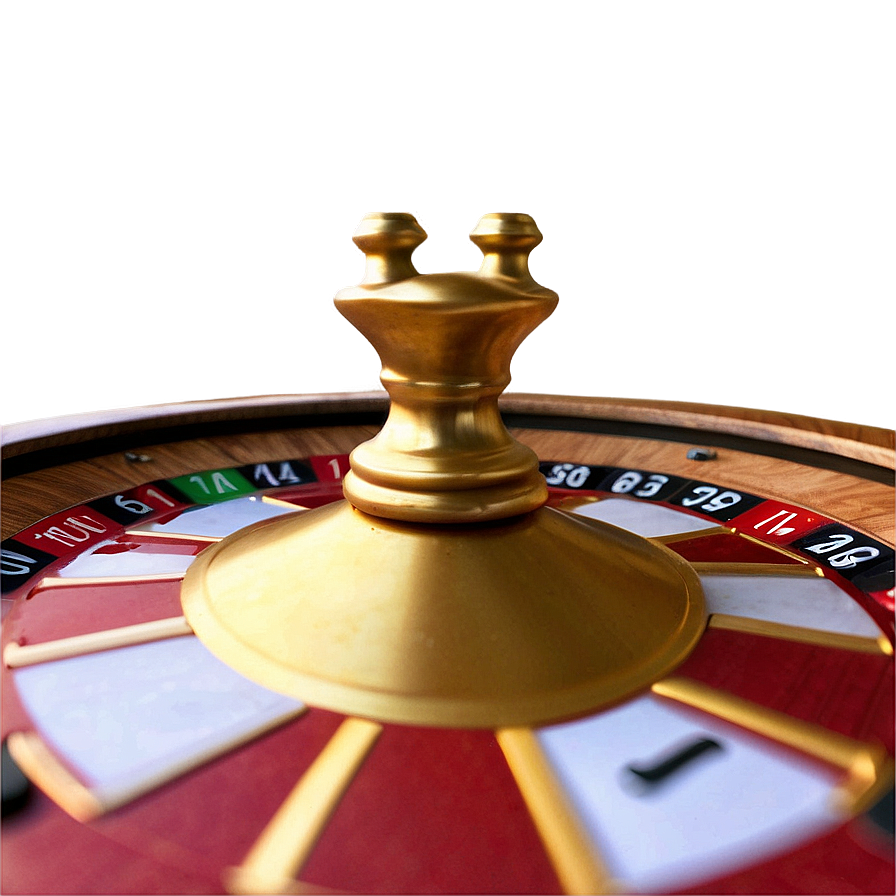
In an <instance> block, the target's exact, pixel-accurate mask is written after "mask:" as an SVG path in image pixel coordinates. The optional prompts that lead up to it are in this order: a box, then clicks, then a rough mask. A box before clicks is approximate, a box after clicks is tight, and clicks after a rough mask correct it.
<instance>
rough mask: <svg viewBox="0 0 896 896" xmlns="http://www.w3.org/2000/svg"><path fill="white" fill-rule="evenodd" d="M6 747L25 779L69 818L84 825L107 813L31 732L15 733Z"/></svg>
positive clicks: (89, 791)
mask: <svg viewBox="0 0 896 896" xmlns="http://www.w3.org/2000/svg"><path fill="white" fill-rule="evenodd" d="M6 745H7V748H8V749H9V754H10V756H12V758H13V759H14V760H15V763H16V765H18V766H19V768H20V769H21V770H22V771H23V772H24V774H25V776H26V777H27V778H28V779H29V780H30V781H32V782H33V783H34V784H35V785H36V786H37V787H39V788H40V789H41V790H42V791H43V792H44V793H45V794H46V795H47V796H48V797H49V798H50V799H51V800H53V802H54V803H56V805H57V806H59V808H60V809H62V810H63V811H64V812H67V813H68V814H69V815H71V816H72V818H75V819H77V820H78V821H81V822H87V821H91V820H92V819H94V818H97V817H98V816H100V815H102V814H103V813H104V812H106V811H107V807H106V806H105V805H104V804H103V802H102V800H101V799H100V798H99V797H98V796H97V795H96V794H95V793H94V792H93V791H92V790H91V789H90V788H89V787H87V786H86V785H84V784H82V783H81V782H80V781H79V780H78V779H77V778H76V777H75V776H74V775H73V774H72V773H71V772H70V771H69V770H68V769H67V768H66V767H65V766H64V765H63V764H62V763H61V762H60V761H59V760H58V759H57V758H56V757H55V756H54V755H53V753H52V752H50V749H49V748H48V747H47V745H46V744H45V743H44V742H43V740H41V738H40V736H39V735H37V734H35V733H34V732H33V731H14V732H13V733H12V734H10V735H9V737H8V738H7V739H6Z"/></svg>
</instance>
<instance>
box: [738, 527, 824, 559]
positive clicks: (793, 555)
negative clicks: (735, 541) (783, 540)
mask: <svg viewBox="0 0 896 896" xmlns="http://www.w3.org/2000/svg"><path fill="white" fill-rule="evenodd" d="M731 531H732V532H735V533H736V534H737V535H739V536H740V537H741V538H745V539H746V540H747V541H751V542H753V544H758V545H760V546H761V547H764V548H768V549H769V550H770V551H775V552H777V553H778V554H783V555H784V556H785V557H789V558H790V559H791V560H797V561H798V562H799V563H806V564H810V565H811V564H812V561H811V560H809V558H808V557H803V556H802V555H800V554H797V553H796V552H795V551H791V550H789V549H788V548H785V547H782V546H781V545H778V544H771V543H770V542H767V541H763V540H762V539H761V538H757V537H756V536H755V535H748V534H747V533H746V532H743V531H741V530H740V529H732V530H731Z"/></svg>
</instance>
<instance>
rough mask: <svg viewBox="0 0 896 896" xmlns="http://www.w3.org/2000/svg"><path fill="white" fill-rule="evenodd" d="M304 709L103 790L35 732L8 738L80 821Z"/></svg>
mask: <svg viewBox="0 0 896 896" xmlns="http://www.w3.org/2000/svg"><path fill="white" fill-rule="evenodd" d="M305 711H306V709H305V707H304V706H300V707H299V708H297V709H296V710H294V711H293V712H292V713H290V714H289V715H288V716H287V717H284V716H279V717H278V718H276V719H271V720H269V721H267V722H266V723H265V724H264V725H260V726H258V727H256V728H253V729H252V730H251V731H244V732H241V733H239V734H236V735H233V736H231V737H229V738H228V739H226V740H223V741H219V742H218V743H214V744H210V745H207V746H205V747H204V748H203V749H202V750H201V751H199V752H197V753H193V754H191V755H189V756H187V757H186V758H183V759H181V760H179V761H178V762H175V763H172V764H170V765H166V766H165V767H164V768H162V769H160V770H158V771H156V772H154V773H153V774H151V775H148V776H146V777H143V778H140V779H139V780H136V781H134V782H133V783H131V784H128V785H126V786H121V787H117V788H114V789H109V790H106V791H104V789H103V787H102V786H98V787H92V788H91V787H88V786H87V785H86V784H82V783H81V782H80V781H79V780H78V779H77V778H76V777H75V776H74V775H73V774H72V772H70V771H69V769H68V768H67V767H66V766H65V765H64V764H63V763H62V762H61V761H60V760H59V759H58V758H57V757H56V755H55V754H54V753H53V752H52V750H50V748H49V747H48V746H47V745H46V743H45V742H44V741H43V739H42V738H41V737H40V735H39V734H37V733H36V732H34V731H16V732H13V733H12V734H10V735H9V737H8V738H7V741H6V743H7V747H8V749H9V752H10V755H11V756H12V758H13V759H14V760H15V762H16V764H17V765H18V766H19V768H21V769H22V771H23V772H24V773H25V775H26V776H27V777H28V778H29V780H31V781H32V782H33V783H34V784H35V785H36V786H37V787H39V788H40V789H41V790H42V791H43V792H44V793H45V794H46V795H47V796H48V797H49V798H50V799H51V800H53V802H54V803H56V805H57V806H59V808H60V809H62V810H63V811H64V812H67V813H68V814H69V815H71V816H72V818H75V819H77V820H78V821H81V822H87V821H91V820H92V819H94V818H97V817H99V816H100V815H104V814H105V813H107V812H111V811H113V810H114V809H118V808H120V807H121V806H124V805H127V804H128V803H130V802H132V801H133V800H135V799H137V797H140V796H143V795H144V794H145V793H149V792H150V791H151V790H155V789H156V788H157V787H160V786H161V785H163V784H167V783H168V782H169V781H172V780H174V779H175V778H178V777H180V776H181V775H183V774H186V773H187V772H190V771H192V770H193V769H196V768H199V767H200V766H201V765H204V764H205V763H206V762H209V761H211V760H212V759H216V758H217V757H218V756H222V755H224V754H225V753H227V752H229V751H231V750H235V749H236V748H237V747H240V746H242V745H243V744H245V743H248V742H249V741H251V740H254V739H255V738H257V737H260V736H261V735H262V734H266V733H267V732H268V731H270V730H272V729H274V728H276V727H278V726H279V725H282V724H283V723H284V722H285V721H287V720H288V719H293V718H296V717H298V716H300V715H301V714H302V713H304V712H305Z"/></svg>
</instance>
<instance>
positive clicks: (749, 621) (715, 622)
mask: <svg viewBox="0 0 896 896" xmlns="http://www.w3.org/2000/svg"><path fill="white" fill-rule="evenodd" d="M709 626H710V628H721V629H725V630H727V631H730V632H745V633H746V634H749V635H762V636H763V637H765V638H778V639H780V640H782V641H797V642H799V643H802V644H817V645H819V646H820V647H835V648H837V649H839V650H853V651H855V652H857V653H872V654H881V653H883V654H885V655H887V656H892V655H893V647H892V645H891V644H890V642H889V641H888V640H887V637H886V635H884V634H883V633H881V634H880V635H879V636H878V637H877V638H869V637H865V636H863V635H850V634H846V633H844V632H830V631H825V630H823V629H818V628H804V627H803V626H799V625H785V624H784V623H782V622H770V621H769V620H767V619H753V618H752V617H749V616H731V615H729V614H727V613H713V614H712V616H710V617H709Z"/></svg>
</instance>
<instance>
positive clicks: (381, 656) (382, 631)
mask: <svg viewBox="0 0 896 896" xmlns="http://www.w3.org/2000/svg"><path fill="white" fill-rule="evenodd" d="M183 603H184V609H185V612H186V615H187V619H188V620H189V622H190V624H191V625H192V627H193V629H194V631H195V632H196V634H197V635H198V636H199V637H200V638H201V639H202V641H203V642H204V643H205V644H206V646H207V647H208V648H209V649H210V650H211V651H212V652H213V653H215V654H217V655H218V656H219V657H221V658H222V659H224V660H225V661H226V662H227V663H229V664H230V665H231V666H233V667H234V668H235V669H237V670H238V671H240V672H242V674H244V675H246V676H247V677H249V678H252V679H254V680H255V681H258V682H259V683H261V684H264V685H266V686H267V687H270V688H272V689H273V690H276V691H280V692H282V693H286V694H291V695H293V696H297V697H299V698H300V699H302V700H304V701H306V702H308V703H311V704H313V705H318V706H325V707H327V708H330V709H335V710H338V711H340V712H345V713H349V714H352V715H361V716H367V717H370V718H375V719H381V720H386V721H392V722H406V723H411V724H428V725H460V726H473V727H495V726H499V725H500V726H511V725H523V724H535V723H536V722H545V721H550V720H555V719H559V718H563V717H566V716H570V715H574V714H578V713H582V712H585V711H588V710H591V709H595V708H597V707H600V706H604V705H607V704H610V703H614V702H616V701H618V700H620V699H622V698H623V697H625V696H627V695H629V694H631V693H634V692H636V691H638V690H641V689H643V688H645V687H648V686H649V685H650V683H651V682H653V681H654V680H656V679H657V678H659V677H661V676H662V675H664V674H667V673H668V672H669V671H671V670H672V669H674V668H675V666H677V665H678V664H679V663H680V662H681V661H682V660H683V659H684V657H685V656H686V655H687V654H688V653H689V652H690V650H691V648H692V647H693V646H694V644H695V643H696V641H697V639H698V638H699V637H700V635H701V634H702V632H703V629H704V625H705V615H704V613H705V611H704V606H703V595H702V591H701V589H700V584H699V580H698V579H697V577H696V575H695V574H694V573H693V572H692V570H691V569H690V567H689V566H688V564H687V563H685V561H683V560H681V559H680V558H679V557H678V556H677V555H675V554H674V553H672V552H671V551H669V550H667V549H665V548H662V547H659V546H656V545H652V544H651V543H650V542H648V541H647V540H646V539H641V538H638V537H637V536H634V535H631V534H630V533H628V532H625V531H623V530H621V529H617V528H615V527H613V526H607V525H605V524H603V523H599V522H596V521H593V520H584V519H579V518H574V517H569V516H567V515H566V514H563V513H560V512H558V511H554V510H551V509H550V508H542V509H541V510H539V511H537V512H536V513H533V514H527V515H525V516H523V517H519V518H516V519H514V520H512V521H509V522H505V523H498V524H480V525H476V526H425V525H414V524H410V523H397V522H390V521H388V520H381V519H377V518H376V517H372V516H369V515H367V514H364V513H361V511H359V510H356V509H355V508H353V507H352V506H351V505H350V504H347V503H346V502H339V503H336V504H330V505H327V506H325V507H321V508H318V509H316V510H313V511H306V512H303V513H299V514H290V515H285V516H283V517H278V518H276V519H274V520H270V521H265V522H263V523H258V524H256V525H255V526H252V527H250V528H248V529H244V530H242V531H241V532H239V533H237V534H235V535H233V536H231V537H230V538H228V539H227V540H226V541H224V542H221V544H219V545H215V546H213V547H211V548H209V549H207V550H206V551H204V552H203V553H202V554H200V556H199V558H198V559H197V560H196V561H195V562H194V564H193V565H192V566H191V567H190V570H189V572H188V574H187V578H186V580H185V588H184V594H183Z"/></svg>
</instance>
